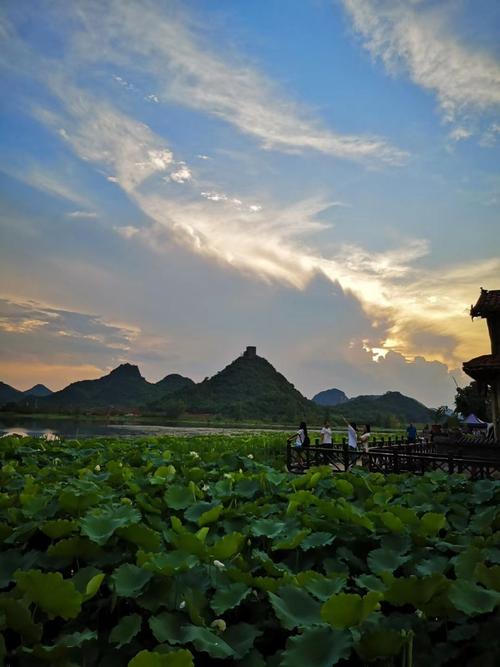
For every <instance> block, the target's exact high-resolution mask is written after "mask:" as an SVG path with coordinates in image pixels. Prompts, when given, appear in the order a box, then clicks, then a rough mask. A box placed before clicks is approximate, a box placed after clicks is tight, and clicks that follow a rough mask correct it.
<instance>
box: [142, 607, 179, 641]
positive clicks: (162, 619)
mask: <svg viewBox="0 0 500 667" xmlns="http://www.w3.org/2000/svg"><path fill="white" fill-rule="evenodd" d="M186 620H187V619H186V617H185V616H183V615H181V614H176V613H171V612H168V611H164V612H162V613H161V614H158V615H157V616H151V617H150V619H149V627H150V628H151V632H152V633H153V636H154V638H155V639H156V640H157V641H159V642H168V643H169V644H182V643H183V642H184V635H183V632H182V627H183V626H184V625H185V624H186Z"/></svg>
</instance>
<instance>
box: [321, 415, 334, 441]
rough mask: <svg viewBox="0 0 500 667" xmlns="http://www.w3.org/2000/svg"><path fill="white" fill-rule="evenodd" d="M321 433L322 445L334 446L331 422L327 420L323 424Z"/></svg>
mask: <svg viewBox="0 0 500 667" xmlns="http://www.w3.org/2000/svg"><path fill="white" fill-rule="evenodd" d="M320 435H321V446H322V447H331V446H332V429H331V428H330V422H328V421H326V422H325V423H324V424H323V428H322V429H321V431H320Z"/></svg>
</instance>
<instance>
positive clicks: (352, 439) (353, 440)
mask: <svg viewBox="0 0 500 667" xmlns="http://www.w3.org/2000/svg"><path fill="white" fill-rule="evenodd" d="M344 421H345V423H346V424H347V444H348V445H349V447H351V448H352V449H357V447H358V431H357V426H356V424H355V422H348V421H347V419H346V418H345V417H344Z"/></svg>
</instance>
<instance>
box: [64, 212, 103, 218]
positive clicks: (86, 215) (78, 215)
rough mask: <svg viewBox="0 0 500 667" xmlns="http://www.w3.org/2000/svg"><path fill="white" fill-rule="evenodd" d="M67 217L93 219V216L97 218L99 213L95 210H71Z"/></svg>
mask: <svg viewBox="0 0 500 667" xmlns="http://www.w3.org/2000/svg"><path fill="white" fill-rule="evenodd" d="M67 217H68V218H81V219H84V220H85V219H89V220H92V219H93V218H97V213H95V211H70V212H69V213H68V214H67Z"/></svg>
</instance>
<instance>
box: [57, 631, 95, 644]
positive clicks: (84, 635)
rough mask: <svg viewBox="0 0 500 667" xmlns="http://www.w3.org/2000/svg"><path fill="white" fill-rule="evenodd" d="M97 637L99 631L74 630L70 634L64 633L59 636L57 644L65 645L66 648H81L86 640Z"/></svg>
mask: <svg viewBox="0 0 500 667" xmlns="http://www.w3.org/2000/svg"><path fill="white" fill-rule="evenodd" d="M93 639H97V632H95V630H84V631H83V632H73V633H71V634H70V635H62V636H61V637H59V638H58V640H57V642H56V646H64V647H66V648H79V647H80V646H81V645H82V644H84V643H85V642H89V641H92V640H93Z"/></svg>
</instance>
